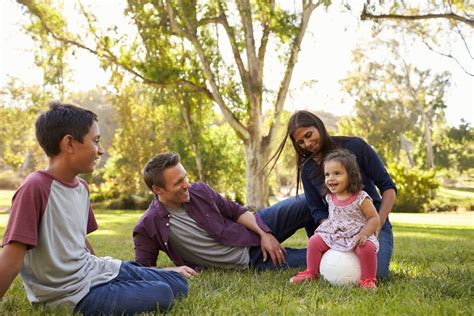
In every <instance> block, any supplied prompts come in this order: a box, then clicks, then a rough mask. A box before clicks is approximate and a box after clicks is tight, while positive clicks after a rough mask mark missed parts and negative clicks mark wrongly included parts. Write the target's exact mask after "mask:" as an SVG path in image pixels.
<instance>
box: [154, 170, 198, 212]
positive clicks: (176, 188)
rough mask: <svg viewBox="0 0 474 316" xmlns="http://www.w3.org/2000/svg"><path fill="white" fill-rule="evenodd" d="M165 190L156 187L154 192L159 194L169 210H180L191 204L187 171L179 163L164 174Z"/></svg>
mask: <svg viewBox="0 0 474 316" xmlns="http://www.w3.org/2000/svg"><path fill="white" fill-rule="evenodd" d="M163 179H164V182H165V186H164V188H162V187H159V186H156V185H154V186H153V191H154V192H155V193H156V194H158V198H159V200H160V202H161V203H163V204H164V205H165V206H166V207H169V208H179V207H181V206H182V204H183V203H186V202H189V191H188V189H189V187H190V184H189V182H188V178H187V177H186V170H185V169H184V167H183V165H182V164H180V163H178V164H177V165H176V166H173V167H170V168H167V169H165V171H164V172H163Z"/></svg>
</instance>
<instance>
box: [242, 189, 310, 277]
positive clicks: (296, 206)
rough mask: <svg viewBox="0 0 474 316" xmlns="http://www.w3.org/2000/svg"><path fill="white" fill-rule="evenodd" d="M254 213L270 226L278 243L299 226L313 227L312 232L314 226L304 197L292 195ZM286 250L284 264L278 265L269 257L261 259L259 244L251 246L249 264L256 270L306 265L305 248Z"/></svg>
mask: <svg viewBox="0 0 474 316" xmlns="http://www.w3.org/2000/svg"><path fill="white" fill-rule="evenodd" d="M256 215H257V216H259V217H260V218H261V219H262V220H263V221H264V222H265V224H267V225H268V227H270V229H271V230H272V233H273V235H274V236H275V238H276V239H277V240H278V242H280V243H282V242H284V241H285V240H286V239H288V238H289V237H291V236H292V235H293V234H294V233H295V232H296V231H297V230H298V229H300V228H306V227H313V228H312V231H313V232H314V229H315V228H316V226H315V225H314V221H313V218H312V217H311V213H310V212H309V209H308V207H307V206H306V200H305V199H304V197H303V198H301V199H296V198H294V197H293V198H289V199H286V200H284V201H282V202H279V203H277V204H274V205H272V206H270V207H267V208H265V209H263V210H260V211H258V212H257V214H256ZM286 252H287V254H286V257H285V264H284V265H283V266H282V267H278V266H274V265H273V263H272V260H271V259H270V258H267V260H266V261H265V262H264V261H263V254H262V249H261V248H260V246H255V247H251V248H250V266H251V267H252V268H255V269H257V270H268V269H282V268H283V269H284V268H305V267H306V248H303V249H294V248H286Z"/></svg>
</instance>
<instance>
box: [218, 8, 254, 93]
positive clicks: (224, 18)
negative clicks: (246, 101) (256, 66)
mask: <svg viewBox="0 0 474 316" xmlns="http://www.w3.org/2000/svg"><path fill="white" fill-rule="evenodd" d="M218 5H219V12H220V14H221V18H222V19H221V22H222V26H223V27H224V30H225V31H226V34H227V37H228V38H229V42H230V47H231V48H232V55H233V56H234V60H235V63H236V64H237V69H238V70H239V74H240V78H241V79H242V85H243V87H244V90H245V93H246V94H247V95H248V93H249V86H248V84H247V83H248V82H249V80H248V77H249V73H248V72H247V70H246V69H245V65H244V62H243V61H242V56H240V51H239V48H238V45H237V40H236V38H235V32H234V28H233V27H231V26H230V25H229V21H228V20H227V16H226V15H225V12H224V8H223V6H222V3H221V1H219V2H218Z"/></svg>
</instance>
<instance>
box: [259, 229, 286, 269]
mask: <svg viewBox="0 0 474 316" xmlns="http://www.w3.org/2000/svg"><path fill="white" fill-rule="evenodd" d="M260 239H261V243H260V246H261V247H262V254H263V261H264V262H265V261H267V258H268V255H270V258H271V259H272V262H273V265H274V266H281V265H283V264H284V263H285V256H286V250H285V247H283V246H282V245H281V244H280V243H279V242H278V240H276V238H275V236H273V235H272V234H270V233H263V234H262V235H260Z"/></svg>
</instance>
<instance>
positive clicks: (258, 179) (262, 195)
mask: <svg viewBox="0 0 474 316" xmlns="http://www.w3.org/2000/svg"><path fill="white" fill-rule="evenodd" d="M269 153H270V148H269V147H268V146H266V145H262V141H261V140H258V139H254V138H251V140H250V142H249V143H248V144H245V162H246V166H247V168H246V182H247V184H246V190H247V198H246V205H247V206H248V207H250V208H252V209H254V210H260V209H262V208H264V207H267V206H268V179H267V177H265V173H264V172H262V168H263V166H264V165H265V163H266V162H267V160H268V158H269Z"/></svg>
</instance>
